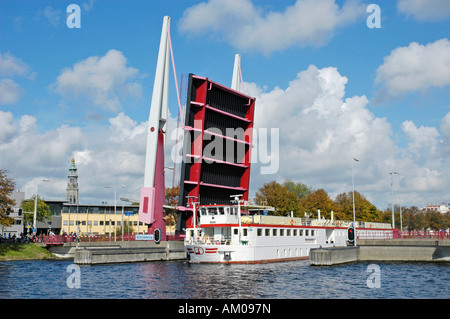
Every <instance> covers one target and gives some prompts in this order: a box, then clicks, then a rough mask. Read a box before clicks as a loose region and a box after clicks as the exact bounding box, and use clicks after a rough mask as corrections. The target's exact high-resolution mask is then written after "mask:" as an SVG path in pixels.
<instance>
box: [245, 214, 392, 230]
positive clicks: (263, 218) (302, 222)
mask: <svg viewBox="0 0 450 319" xmlns="http://www.w3.org/2000/svg"><path fill="white" fill-rule="evenodd" d="M241 223H242V224H266V225H286V226H288V225H291V226H323V227H345V228H348V227H351V226H352V225H353V221H348V220H331V219H324V218H322V219H316V218H308V217H289V216H267V215H252V216H242V217H241ZM356 228H383V229H391V224H389V223H377V222H360V221H357V222H356Z"/></svg>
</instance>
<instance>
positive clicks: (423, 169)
mask: <svg viewBox="0 0 450 319" xmlns="http://www.w3.org/2000/svg"><path fill="white" fill-rule="evenodd" d="M71 3H75V4H78V5H79V6H80V9H81V28H68V26H67V24H66V19H67V13H66V9H67V6H68V5H69V4H71ZM369 4H377V5H379V7H380V9H381V15H380V17H381V28H369V27H368V26H367V23H366V21H367V18H368V17H369V15H370V14H371V13H368V12H366V9H367V6H368V5H369ZM165 15H168V16H170V17H171V37H172V43H173V49H174V56H175V64H176V70H177V76H178V81H179V82H180V81H181V79H180V78H181V75H182V74H185V75H186V74H188V73H194V74H197V75H201V76H207V77H209V78H211V79H212V80H214V81H217V82H219V83H222V84H225V85H230V84H231V75H232V68H233V62H234V55H235V54H236V53H240V54H241V56H242V60H241V61H242V72H243V79H244V81H245V83H244V87H245V88H246V90H248V91H247V92H246V93H248V94H251V95H253V96H255V97H256V98H257V102H256V111H255V112H256V114H255V116H256V121H257V122H255V125H256V127H257V128H279V130H280V153H279V169H278V170H277V171H276V173H274V174H261V173H260V170H259V168H260V167H261V166H264V165H263V163H256V164H255V165H254V167H253V169H252V175H251V185H252V192H255V191H256V190H257V189H258V188H259V187H261V186H262V185H263V183H265V182H268V181H271V180H278V181H280V182H282V181H284V180H285V179H288V178H289V179H292V180H294V181H298V182H303V183H306V184H307V185H309V186H311V187H313V188H324V189H325V190H326V191H327V192H328V193H329V194H330V196H331V197H334V196H335V195H336V194H338V193H341V192H347V191H350V190H351V166H352V157H358V158H359V159H360V162H358V164H357V165H356V166H355V167H354V169H355V183H356V188H357V189H358V190H359V191H360V192H362V193H363V194H364V195H365V196H366V197H367V198H368V199H369V200H371V201H372V202H374V203H375V204H376V205H377V207H378V208H380V209H384V208H386V207H387V206H388V205H389V203H390V201H391V197H390V196H391V185H390V176H389V174H388V173H389V172H390V171H393V170H395V171H399V172H400V178H398V179H397V180H396V181H394V188H395V194H396V195H395V196H396V199H395V201H396V202H401V203H402V204H403V205H406V206H411V205H417V206H419V207H421V206H423V205H426V204H428V203H440V202H450V173H449V168H450V166H449V164H450V160H449V155H450V102H449V101H450V99H449V98H450V93H449V86H450V43H449V40H448V39H449V30H450V4H449V1H446V0H438V1H426V0H396V1H386V0H379V1H359V0H354V1H338V0H336V1H335V0H320V1H317V0H316V1H311V0H298V1H295V0H292V1H284V0H283V1H255V0H253V1H250V0H240V1H238V0H232V1H231V0H228V1H224V0H209V1H185V0H184V1H150V0H147V1H144V0H133V1H124V0H113V1H109V0H108V1H106V0H82V1H62V0H61V1H60V0H55V1H40V0H33V1H32V0H23V1H19V0H1V1H0V54H1V55H0V151H1V153H2V155H1V158H0V167H1V168H3V169H8V170H9V171H10V174H11V177H13V178H14V179H15V180H16V182H17V188H18V189H20V190H23V191H25V192H26V193H27V196H30V195H31V194H32V192H33V189H34V185H35V184H36V182H37V181H38V180H40V179H42V178H49V179H51V180H52V183H46V184H45V185H42V194H43V196H44V197H45V198H49V199H56V198H64V196H65V184H66V182H67V180H66V173H67V169H68V167H69V164H70V159H71V158H72V157H73V156H74V157H75V159H76V161H77V167H78V168H79V174H80V181H79V183H80V197H81V201H83V200H84V201H85V202H97V203H98V202H100V201H103V200H105V198H108V197H110V194H109V191H108V190H105V189H104V187H103V185H104V184H114V185H117V187H119V188H121V189H122V192H123V193H124V195H127V196H128V197H133V196H134V197H138V195H136V194H139V191H138V190H139V187H140V186H141V183H142V181H143V156H144V155H145V134H144V130H145V122H146V121H147V119H148V114H149V107H150V100H151V94H152V87H153V79H154V72H155V67H156V58H157V52H158V46H159V38H160V35H161V26H162V20H163V17H164V16H165ZM170 72H171V76H173V73H172V69H171V70H170ZM184 85H186V83H184ZM170 86H171V94H170V111H171V115H172V119H173V121H172V124H171V125H172V128H175V127H176V115H177V102H176V93H175V89H174V87H175V85H174V81H173V79H172V81H171V82H170ZM173 144H174V143H173V142H171V143H170V142H169V146H168V148H169V147H171V146H173ZM263 144H264V143H263V142H260V145H263ZM167 157H168V158H167V160H166V162H167V165H168V166H171V165H173V164H171V162H170V156H167ZM167 178H168V180H169V181H171V176H170V172H169V173H167ZM121 185H124V186H123V188H122V187H121Z"/></svg>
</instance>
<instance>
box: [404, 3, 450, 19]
mask: <svg viewBox="0 0 450 319" xmlns="http://www.w3.org/2000/svg"><path fill="white" fill-rule="evenodd" d="M397 9H398V10H399V11H400V12H402V13H405V14H406V15H407V16H412V17H413V18H414V19H416V20H419V21H437V20H443V19H446V18H449V17H450V1H448V0H433V1H430V0H398V3H397Z"/></svg>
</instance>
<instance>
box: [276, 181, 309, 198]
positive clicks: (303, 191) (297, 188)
mask: <svg viewBox="0 0 450 319" xmlns="http://www.w3.org/2000/svg"><path fill="white" fill-rule="evenodd" d="M283 186H285V187H287V189H288V190H289V191H291V192H294V193H295V194H297V198H298V199H299V200H301V199H302V198H303V197H305V196H308V195H309V194H311V193H312V192H313V190H312V189H311V187H308V186H306V185H305V184H303V183H294V182H293V181H291V180H286V181H285V182H284V183H283Z"/></svg>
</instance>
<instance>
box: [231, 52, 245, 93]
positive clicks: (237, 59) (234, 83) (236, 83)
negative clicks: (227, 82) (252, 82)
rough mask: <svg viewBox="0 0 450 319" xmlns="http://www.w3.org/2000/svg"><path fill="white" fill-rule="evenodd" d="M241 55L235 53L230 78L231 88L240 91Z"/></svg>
mask: <svg viewBox="0 0 450 319" xmlns="http://www.w3.org/2000/svg"><path fill="white" fill-rule="evenodd" d="M241 80H242V79H241V55H240V54H236V55H235V56H234V68H233V78H232V79H231V88H232V89H233V90H236V91H238V92H241V93H244V92H242V85H241Z"/></svg>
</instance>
